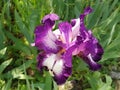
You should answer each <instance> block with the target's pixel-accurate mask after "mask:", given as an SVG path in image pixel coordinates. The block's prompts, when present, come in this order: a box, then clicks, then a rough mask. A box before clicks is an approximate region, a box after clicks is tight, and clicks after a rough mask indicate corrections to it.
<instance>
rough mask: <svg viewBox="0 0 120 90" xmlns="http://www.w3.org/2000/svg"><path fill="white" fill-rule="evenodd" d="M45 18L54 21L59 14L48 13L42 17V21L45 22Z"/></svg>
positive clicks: (57, 18)
mask: <svg viewBox="0 0 120 90" xmlns="http://www.w3.org/2000/svg"><path fill="white" fill-rule="evenodd" d="M47 20H51V21H56V20H59V16H58V15H57V14H54V13H52V14H48V15H46V16H45V17H44V18H43V19H42V22H43V23H45V22H46V21H47Z"/></svg>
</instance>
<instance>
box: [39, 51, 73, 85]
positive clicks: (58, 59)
mask: <svg viewBox="0 0 120 90" xmlns="http://www.w3.org/2000/svg"><path fill="white" fill-rule="evenodd" d="M37 59H38V68H39V70H41V71H42V70H43V68H44V67H46V68H47V70H49V71H50V73H51V74H52V76H53V78H54V80H55V81H56V83H57V84H58V85H61V84H63V83H65V82H66V80H67V78H68V77H69V76H70V75H71V72H72V67H71V66H68V65H67V64H66V63H67V62H66V60H65V59H72V58H68V57H67V58H65V57H64V56H61V55H58V54H44V53H40V54H39V56H38V58H37ZM70 61H71V60H69V62H70Z"/></svg>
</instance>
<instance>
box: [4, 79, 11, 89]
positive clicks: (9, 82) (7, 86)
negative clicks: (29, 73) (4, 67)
mask: <svg viewBox="0 0 120 90" xmlns="http://www.w3.org/2000/svg"><path fill="white" fill-rule="evenodd" d="M11 84H12V79H10V80H8V82H7V83H6V84H5V86H4V87H3V88H2V90H10V87H11Z"/></svg>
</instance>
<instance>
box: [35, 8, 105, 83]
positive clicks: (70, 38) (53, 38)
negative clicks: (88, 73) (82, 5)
mask: <svg viewBox="0 0 120 90" xmlns="http://www.w3.org/2000/svg"><path fill="white" fill-rule="evenodd" d="M91 12H92V9H91V8H90V7H87V8H86V9H85V10H84V12H83V14H81V15H80V17H79V18H77V19H72V20H71V22H67V21H64V22H61V23H59V24H58V29H56V30H53V29H54V26H55V21H56V20H59V16H58V15H56V14H54V13H52V14H48V15H46V16H45V17H44V18H43V19H42V25H39V26H37V27H36V28H35V32H34V34H35V42H34V46H35V47H37V49H38V50H40V53H39V55H38V57H37V61H38V69H39V70H40V71H42V70H43V69H44V68H46V70H48V71H49V72H50V73H51V75H52V76H53V79H54V80H55V81H56V83H57V84H58V85H61V84H64V83H65V81H66V80H67V79H68V77H69V76H70V75H71V73H72V57H73V56H79V57H80V58H82V59H83V60H84V61H85V62H86V63H87V64H88V66H89V68H90V69H91V70H93V71H95V70H98V69H100V67H101V65H100V64H98V63H97V62H98V61H99V60H100V59H101V56H102V54H103V49H102V47H101V45H100V44H99V43H98V40H97V39H96V38H95V37H94V36H93V34H92V32H91V30H87V28H86V27H85V25H84V18H85V16H86V15H88V14H89V13H91Z"/></svg>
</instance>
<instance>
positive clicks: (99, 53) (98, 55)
mask: <svg viewBox="0 0 120 90" xmlns="http://www.w3.org/2000/svg"><path fill="white" fill-rule="evenodd" d="M103 53H104V50H103V48H102V47H101V45H100V44H99V43H97V44H96V48H95V54H94V55H93V56H92V58H93V60H94V61H96V62H97V61H99V60H100V59H101V58H102V55H103Z"/></svg>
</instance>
